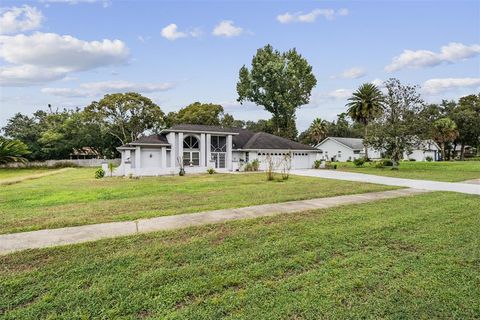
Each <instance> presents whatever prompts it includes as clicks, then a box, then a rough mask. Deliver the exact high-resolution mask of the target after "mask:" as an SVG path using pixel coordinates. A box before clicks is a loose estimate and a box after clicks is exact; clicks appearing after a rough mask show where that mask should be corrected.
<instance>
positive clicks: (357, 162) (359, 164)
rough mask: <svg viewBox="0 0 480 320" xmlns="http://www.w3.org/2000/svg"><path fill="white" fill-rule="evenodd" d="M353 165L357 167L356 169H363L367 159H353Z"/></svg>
mask: <svg viewBox="0 0 480 320" xmlns="http://www.w3.org/2000/svg"><path fill="white" fill-rule="evenodd" d="M353 164H354V165H355V167H363V165H364V164H365V158H363V157H361V158H357V159H353Z"/></svg>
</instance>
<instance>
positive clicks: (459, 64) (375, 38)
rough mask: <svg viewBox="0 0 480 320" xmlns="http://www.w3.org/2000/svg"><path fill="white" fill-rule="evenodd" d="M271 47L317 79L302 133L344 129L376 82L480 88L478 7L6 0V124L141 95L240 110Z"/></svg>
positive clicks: (255, 115) (1, 31) (2, 59)
mask: <svg viewBox="0 0 480 320" xmlns="http://www.w3.org/2000/svg"><path fill="white" fill-rule="evenodd" d="M267 43H270V44H272V45H273V46H274V47H275V48H277V49H280V50H288V49H290V48H294V47H295V48H297V50H298V51H299V52H300V53H301V54H302V55H303V56H304V57H305V58H307V60H308V61H309V62H310V64H311V65H312V66H313V71H314V73H315V76H316V77H317V86H316V88H315V89H314V91H313V93H312V98H311V103H310V104H309V105H307V106H303V107H302V108H301V110H299V112H298V113H297V115H298V122H297V124H298V127H299V129H305V128H306V127H307V126H308V124H309V123H310V122H311V120H312V119H313V118H315V117H322V118H325V119H327V120H333V119H334V118H335V117H336V115H337V114H338V113H340V112H343V111H344V110H345V107H344V105H345V102H346V98H347V97H348V96H349V95H350V93H351V92H352V90H354V89H355V88H356V87H358V86H359V85H360V84H361V83H364V82H374V83H381V82H382V81H383V80H386V79H388V78H390V77H396V78H399V79H400V80H401V81H402V82H405V83H410V84H419V85H421V91H422V93H423V95H424V98H425V99H426V100H427V101H431V102H435V101H440V100H441V99H442V98H448V99H455V98H458V97H460V96H462V95H465V94H469V93H475V92H479V90H480V2H478V1H425V0H424V1H368V2H367V1H351V2H350V1H337V2H328V1H305V2H302V1H291V2H288V1H282V2H273V1H261V2H256V1H241V2H240V1H239V2H232V1H229V2H220V1H208V2H201V1H191V2H180V1H175V2H174V1H144V2H142V1H112V0H39V1H34V2H32V1H25V2H21V1H5V0H3V1H2V3H1V7H0V86H1V88H0V126H3V125H5V123H6V120H7V119H8V118H9V117H11V116H12V115H13V114H15V113H16V112H22V113H31V112H33V111H35V110H37V109H39V108H46V106H47V104H49V103H50V104H52V105H53V106H54V107H60V108H61V107H77V106H78V107H84V106H85V105H87V104H88V103H89V102H90V101H92V100H97V99H99V98H101V97H102V96H103V95H104V94H106V93H112V92H125V91H137V92H141V93H142V94H144V95H146V96H148V97H150V98H151V99H152V100H154V101H155V102H156V103H157V104H159V105H160V106H161V107H162V109H163V110H164V111H165V112H168V111H173V110H177V109H179V108H181V107H183V106H185V105H187V104H189V103H191V102H194V101H201V102H213V103H220V104H222V105H223V106H224V107H225V109H226V111H227V112H229V113H231V114H233V115H234V116H235V117H236V118H240V119H246V120H257V119H260V118H268V116H269V115H268V114H267V113H266V112H264V111H262V108H261V107H257V106H255V105H252V104H247V105H243V106H242V105H239V104H238V103H236V101H235V100H236V98H237V96H236V91H235V85H236V82H237V77H238V70H239V69H240V67H241V66H242V65H243V64H247V65H249V64H250V61H251V58H252V56H253V55H254V53H255V51H256V49H257V48H259V47H262V46H264V45H265V44H267Z"/></svg>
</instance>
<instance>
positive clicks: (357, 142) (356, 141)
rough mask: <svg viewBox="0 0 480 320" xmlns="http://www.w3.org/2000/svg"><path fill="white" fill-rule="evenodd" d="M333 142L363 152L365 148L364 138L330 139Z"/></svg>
mask: <svg viewBox="0 0 480 320" xmlns="http://www.w3.org/2000/svg"><path fill="white" fill-rule="evenodd" d="M329 138H330V139H332V140H335V141H337V142H340V143H341V144H344V145H346V146H347V147H349V148H351V149H352V150H363V149H364V148H365V147H364V145H363V139H362V138H341V137H329Z"/></svg>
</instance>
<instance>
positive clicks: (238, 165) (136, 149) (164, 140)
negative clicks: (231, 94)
mask: <svg viewBox="0 0 480 320" xmlns="http://www.w3.org/2000/svg"><path fill="white" fill-rule="evenodd" d="M117 149H118V151H120V153H121V157H122V159H121V164H120V166H119V167H118V168H117V169H116V170H115V172H114V174H115V175H134V176H155V175H167V174H177V173H178V172H179V168H180V163H179V161H182V162H183V165H184V169H185V172H186V173H194V172H205V171H206V170H207V169H208V168H215V170H216V171H219V172H222V171H223V172H228V171H237V170H242V167H243V165H244V164H246V163H248V162H251V161H253V160H255V159H258V160H259V161H260V170H263V169H265V164H266V161H265V160H266V157H267V156H271V157H272V159H273V160H274V162H275V163H277V164H278V163H280V161H281V160H282V159H284V157H285V155H287V154H290V155H291V159H292V161H291V165H292V169H306V168H312V167H313V163H314V161H315V160H316V159H320V151H319V150H318V149H315V148H313V147H310V146H307V145H303V144H301V143H298V142H294V141H291V140H288V139H285V138H281V137H278V136H275V135H272V134H269V133H265V132H256V133H255V132H251V131H249V130H245V129H238V128H222V127H217V126H205V125H189V124H184V125H177V126H174V127H172V128H170V129H165V130H163V131H162V132H161V133H160V134H155V135H150V136H146V137H141V138H139V139H137V140H135V141H133V142H131V143H128V144H125V145H123V146H121V147H119V148H117Z"/></svg>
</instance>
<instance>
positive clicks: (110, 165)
mask: <svg viewBox="0 0 480 320" xmlns="http://www.w3.org/2000/svg"><path fill="white" fill-rule="evenodd" d="M113 169H114V166H113V162H109V163H108V172H110V177H112V176H113Z"/></svg>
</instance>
